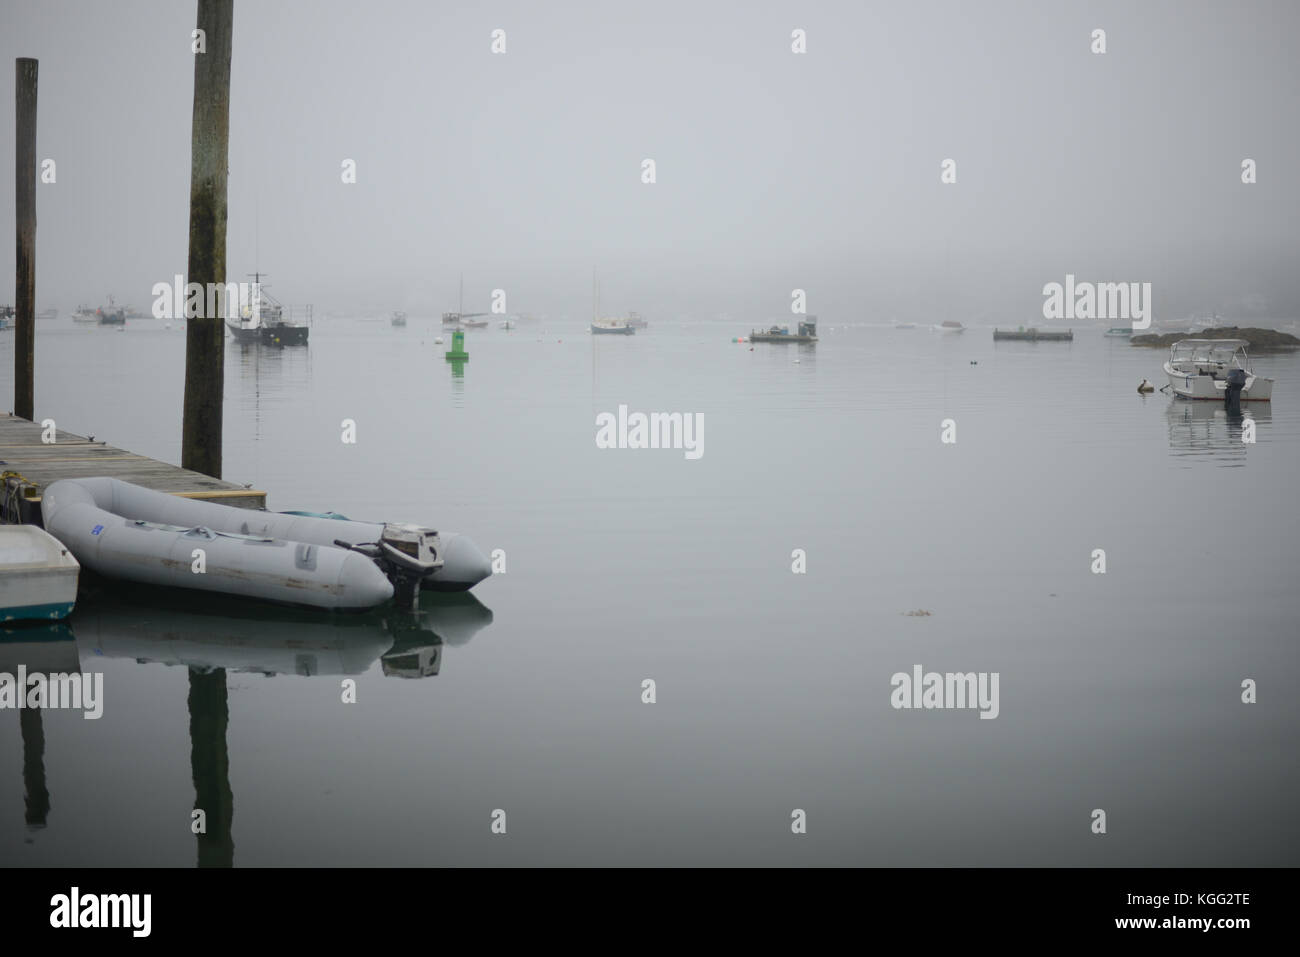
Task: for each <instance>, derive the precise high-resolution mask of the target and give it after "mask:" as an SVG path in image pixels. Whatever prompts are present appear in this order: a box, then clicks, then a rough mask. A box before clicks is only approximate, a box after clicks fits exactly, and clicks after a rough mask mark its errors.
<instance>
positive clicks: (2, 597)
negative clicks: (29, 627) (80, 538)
mask: <svg viewBox="0 0 1300 957" xmlns="http://www.w3.org/2000/svg"><path fill="white" fill-rule="evenodd" d="M80 573H81V566H80V564H78V562H77V560H76V558H74V557H73V556H72V554H71V553H70V552H69V550H68V549H67V548H65V547H64V546H63V543H62V542H60V541H59V540H58V539H56V538H55V537H54V536H53V535H50V534H49V533H48V532H45V531H43V530H41V529H39V528H37V527H35V526H34V525H3V526H0V623H9V622H20V621H57V620H59V619H61V618H66V617H67V616H68V615H70V614H71V613H72V609H73V607H74V606H75V605H76V602H77V580H78V578H79V577H80Z"/></svg>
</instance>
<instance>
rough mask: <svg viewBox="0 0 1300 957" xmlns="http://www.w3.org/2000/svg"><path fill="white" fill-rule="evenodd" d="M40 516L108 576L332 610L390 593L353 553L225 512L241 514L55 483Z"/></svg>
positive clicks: (112, 484) (88, 483) (99, 482)
mask: <svg viewBox="0 0 1300 957" xmlns="http://www.w3.org/2000/svg"><path fill="white" fill-rule="evenodd" d="M168 499H170V500H171V501H167V500H168ZM41 511H42V517H43V519H44V521H45V527H46V528H48V529H49V530H50V531H51V532H53V533H54V534H55V535H57V536H58V537H59V538H60V540H61V541H63V542H65V543H66V544H67V546H68V548H69V549H70V550H71V551H72V553H73V554H74V555H75V556H77V559H78V560H79V561H80V562H81V563H82V564H83V565H85V566H86V567H87V568H89V569H91V570H92V571H94V572H96V573H98V574H100V575H103V576H105V577H107V578H122V579H126V580H127V581H134V582H140V583H143V584H147V585H164V586H170V587H175V588H193V589H197V590H199V591H208V592H217V593H221V594H227V595H238V596H241V597H245V598H258V599H262V600H266V601H279V602H287V603H291V604H296V605H309V606H312V607H316V608H329V609H343V608H373V607H374V606H375V605H379V604H382V603H383V602H386V601H388V599H389V598H391V597H392V595H393V586H392V584H391V583H390V582H389V580H388V578H387V576H385V575H384V573H383V572H382V571H380V569H379V567H378V566H377V565H376V564H375V563H374V562H372V561H371V560H370V559H368V558H366V557H365V556H363V555H361V554H359V553H357V552H353V551H348V550H345V549H342V548H335V547H325V546H321V545H316V544H311V543H307V542H302V541H300V540H295V539H291V538H287V537H272V536H270V535H263V534H261V533H258V532H256V531H255V530H253V529H250V528H249V525H248V523H243V524H242V525H240V526H239V527H237V528H231V527H230V526H231V525H232V524H233V520H234V519H236V518H237V516H231V515H227V514H225V513H226V512H232V513H237V512H240V511H247V510H245V509H236V508H232V507H230V506H228V505H214V504H212V503H209V502H196V501H194V500H192V499H183V498H178V497H176V496H171V495H167V494H166V493H163V492H154V491H152V490H150V489H144V488H140V487H139V486H136V485H130V484H128V483H126V482H121V481H118V480H117V479H108V478H96V479H63V480H61V481H58V482H55V483H53V484H52V485H50V486H49V487H48V488H47V489H46V490H45V495H44V497H43V500H42V503H41ZM249 514H250V517H252V516H255V515H257V514H258V513H254V512H250V513H249ZM207 518H212V519H216V521H213V522H207V521H205V519H207ZM313 521H329V520H328V519H314V520H313ZM214 526H217V527H214ZM220 526H226V527H224V528H222V527H220ZM372 540H373V539H372Z"/></svg>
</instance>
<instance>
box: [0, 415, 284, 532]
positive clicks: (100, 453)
mask: <svg viewBox="0 0 1300 957" xmlns="http://www.w3.org/2000/svg"><path fill="white" fill-rule="evenodd" d="M44 431H45V430H44V429H42V428H41V426H40V424H39V423H36V422H29V421H28V420H26V419H22V418H19V417H18V416H16V415H12V414H9V415H0V472H16V473H18V474H19V475H21V476H22V477H23V478H24V479H26V480H27V481H28V482H30V483H32V485H33V486H34V488H28V489H26V490H25V494H24V497H23V499H22V510H23V518H24V521H30V522H34V523H35V524H38V525H39V524H40V523H41V522H40V502H41V490H42V489H44V488H45V487H46V486H47V485H49V484H51V483H52V482H57V481H59V480H60V479H68V478H93V477H95V476H100V475H104V476H108V477H110V478H115V479H121V480H122V481H123V482H131V483H132V484H134V485H140V486H143V487H144V488H149V489H154V490H156V491H160V492H167V493H169V494H172V495H180V496H183V497H185V498H199V499H213V500H215V501H219V502H221V503H222V504H224V505H234V506H237V507H239V508H265V507H266V493H265V492H263V491H259V490H257V489H252V488H247V487H245V486H242V485H238V484H236V483H234V482H227V481H224V480H222V479H214V478H212V477H211V476H209V475H203V474H201V473H199V472H194V471H192V470H190V469H183V468H181V467H180V466H178V465H172V464H170V463H168V462H160V461H158V460H157V459H153V458H150V457H149V456H147V455H139V454H137V453H135V452H128V451H126V450H125V449H119V448H117V447H115V446H112V445H109V444H108V443H106V442H101V441H99V440H97V439H96V440H92V439H90V438H89V437H87V436H84V435H78V434H76V433H74V432H65V431H63V430H59V431H58V432H57V433H56V436H55V438H56V440H55V441H54V442H52V443H50V442H43V441H41V436H42V434H43V433H44Z"/></svg>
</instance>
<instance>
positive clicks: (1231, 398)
mask: <svg viewBox="0 0 1300 957" xmlns="http://www.w3.org/2000/svg"><path fill="white" fill-rule="evenodd" d="M1224 381H1225V382H1227V384H1228V387H1227V388H1226V389H1224V390H1223V407H1224V408H1225V409H1227V410H1228V411H1229V412H1240V411H1241V390H1242V389H1244V388H1246V370H1244V369H1231V370H1229V372H1228V374H1227V375H1226V376H1224Z"/></svg>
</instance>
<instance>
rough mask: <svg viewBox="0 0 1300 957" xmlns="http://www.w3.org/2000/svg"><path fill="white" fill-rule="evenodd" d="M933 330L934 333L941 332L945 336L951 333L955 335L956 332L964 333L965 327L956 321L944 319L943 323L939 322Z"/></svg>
mask: <svg viewBox="0 0 1300 957" xmlns="http://www.w3.org/2000/svg"><path fill="white" fill-rule="evenodd" d="M934 330H935V332H942V333H945V334H952V333H956V332H965V331H966V327H965V326H963V325H962V324H961V323H960V322H958V321H957V320H956V319H945V320H944V321H943V322H941V323H939V324H938V325H937V326H935V327H934Z"/></svg>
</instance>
